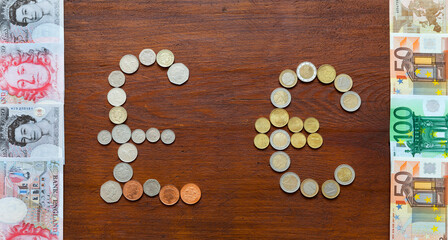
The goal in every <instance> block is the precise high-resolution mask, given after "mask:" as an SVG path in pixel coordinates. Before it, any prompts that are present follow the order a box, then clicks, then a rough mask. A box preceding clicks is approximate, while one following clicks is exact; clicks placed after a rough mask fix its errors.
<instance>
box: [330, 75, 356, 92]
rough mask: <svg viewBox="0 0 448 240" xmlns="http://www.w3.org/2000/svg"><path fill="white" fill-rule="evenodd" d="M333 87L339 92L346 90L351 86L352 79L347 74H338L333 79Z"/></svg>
mask: <svg viewBox="0 0 448 240" xmlns="http://www.w3.org/2000/svg"><path fill="white" fill-rule="evenodd" d="M334 87H335V88H336V90H338V91H339V92H347V91H349V90H350V89H352V87H353V80H352V78H351V77H350V76H349V75H347V74H339V75H338V76H337V77H336V79H335V80H334Z"/></svg>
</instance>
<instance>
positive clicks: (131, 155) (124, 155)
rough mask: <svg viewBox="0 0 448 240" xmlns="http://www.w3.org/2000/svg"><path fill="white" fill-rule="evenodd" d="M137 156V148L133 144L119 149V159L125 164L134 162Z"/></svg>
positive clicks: (124, 145)
mask: <svg viewBox="0 0 448 240" xmlns="http://www.w3.org/2000/svg"><path fill="white" fill-rule="evenodd" d="M137 156H138V150H137V147H136V146H135V145H134V144H132V143H125V144H123V145H121V146H120V147H119V148H118V158H120V160H121V161H123V162H126V163H130V162H133V161H134V160H135V159H136V158H137Z"/></svg>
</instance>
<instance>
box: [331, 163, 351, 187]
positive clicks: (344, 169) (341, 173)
mask: <svg viewBox="0 0 448 240" xmlns="http://www.w3.org/2000/svg"><path fill="white" fill-rule="evenodd" d="M334 179H336V182H338V183H339V184H341V185H350V184H351V183H352V182H353V181H354V180H355V170H354V169H353V168H352V167H351V166H350V165H347V164H341V165H339V166H338V167H337V168H336V170H335V171H334Z"/></svg>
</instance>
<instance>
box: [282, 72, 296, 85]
mask: <svg viewBox="0 0 448 240" xmlns="http://www.w3.org/2000/svg"><path fill="white" fill-rule="evenodd" d="M278 79H279V81H280V85H282V86H283V87H285V88H292V87H294V86H295V85H296V84H297V74H296V72H294V71H293V70H291V69H286V70H283V72H281V73H280V76H279V77H278Z"/></svg>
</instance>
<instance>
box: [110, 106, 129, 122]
mask: <svg viewBox="0 0 448 240" xmlns="http://www.w3.org/2000/svg"><path fill="white" fill-rule="evenodd" d="M127 118H128V113H127V111H126V109H125V108H124V107H121V106H118V107H113V108H111V109H110V111H109V119H110V121H111V122H112V123H114V124H122V123H124V122H125V121H126V119H127Z"/></svg>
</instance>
